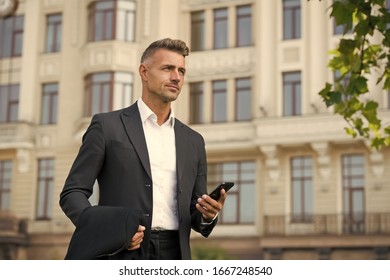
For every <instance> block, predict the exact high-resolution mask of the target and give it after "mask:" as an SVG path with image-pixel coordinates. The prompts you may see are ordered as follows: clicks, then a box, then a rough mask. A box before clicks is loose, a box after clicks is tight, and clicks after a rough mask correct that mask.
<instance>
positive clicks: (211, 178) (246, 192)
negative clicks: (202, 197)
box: [207, 161, 256, 224]
mask: <svg viewBox="0 0 390 280" xmlns="http://www.w3.org/2000/svg"><path fill="white" fill-rule="evenodd" d="M207 178H208V180H207V190H208V192H211V191H212V190H213V189H214V188H215V187H216V186H217V185H218V184H219V183H221V182H224V181H225V182H228V181H231V182H234V183H235V186H234V187H233V188H232V189H231V190H230V191H229V195H228V198H227V199H226V201H225V204H224V206H223V209H222V211H221V212H220V214H219V215H220V216H219V220H218V222H219V223H221V224H253V223H254V221H255V213H256V207H255V205H256V201H255V197H256V192H255V190H256V182H255V178H256V164H255V162H254V161H239V162H224V163H215V164H209V165H208V174H207Z"/></svg>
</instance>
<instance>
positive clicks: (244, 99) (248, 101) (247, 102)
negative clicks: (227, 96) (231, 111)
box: [236, 78, 252, 121]
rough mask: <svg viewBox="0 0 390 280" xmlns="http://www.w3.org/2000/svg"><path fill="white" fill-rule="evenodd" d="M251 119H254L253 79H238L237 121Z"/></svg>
mask: <svg viewBox="0 0 390 280" xmlns="http://www.w3.org/2000/svg"><path fill="white" fill-rule="evenodd" d="M250 119H252V88H251V79H250V78H241V79H236V121H247V120H250Z"/></svg>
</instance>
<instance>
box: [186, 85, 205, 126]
mask: <svg viewBox="0 0 390 280" xmlns="http://www.w3.org/2000/svg"><path fill="white" fill-rule="evenodd" d="M189 88H190V108H189V112H190V116H189V118H190V124H202V123H204V83H203V82H193V83H190V84H189ZM194 99H196V100H195V101H196V102H195V101H194Z"/></svg>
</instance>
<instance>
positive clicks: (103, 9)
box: [88, 0, 136, 42]
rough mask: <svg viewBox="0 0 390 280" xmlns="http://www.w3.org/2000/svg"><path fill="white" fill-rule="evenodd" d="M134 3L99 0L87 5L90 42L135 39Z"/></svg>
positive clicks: (121, 0) (118, 0)
mask: <svg viewBox="0 0 390 280" xmlns="http://www.w3.org/2000/svg"><path fill="white" fill-rule="evenodd" d="M135 12H136V3H135V1H130V0H101V1H96V2H93V3H91V5H90V6H89V23H88V25H89V28H88V29H89V33H88V39H89V41H90V42H96V41H104V40H122V41H129V42H133V41H134V40H135V21H136V17H135Z"/></svg>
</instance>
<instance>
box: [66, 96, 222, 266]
mask: <svg viewBox="0 0 390 280" xmlns="http://www.w3.org/2000/svg"><path fill="white" fill-rule="evenodd" d="M174 131H175V141H176V161H177V164H176V170H177V203H178V213H179V236H180V246H181V253H182V258H183V259H190V258H191V252H190V245H189V243H190V242H189V237H190V231H191V228H192V229H194V230H195V231H197V232H200V233H201V234H202V235H203V236H205V237H207V236H208V235H209V234H210V233H211V231H212V229H213V227H214V226H215V223H216V221H214V222H213V223H212V224H211V225H208V226H204V225H203V226H201V214H200V212H199V211H197V210H196V208H195V204H196V200H197V198H198V197H200V196H201V195H203V194H205V193H206V191H207V188H206V175H207V163H206V152H205V144H204V140H203V137H202V136H201V135H200V134H199V133H197V132H195V131H194V130H192V129H191V128H189V127H188V126H186V125H184V124H183V123H181V122H180V121H179V120H177V119H176V120H175V125H174ZM96 178H97V180H98V183H99V188H100V189H99V205H100V206H114V207H124V208H128V209H130V210H131V211H133V213H134V214H135V216H136V217H138V219H139V223H140V224H142V225H144V226H145V227H146V231H145V238H144V241H143V242H142V245H141V249H140V250H137V251H136V252H129V251H127V250H122V251H120V252H119V253H118V254H115V255H114V256H112V257H113V258H120V259H131V258H136V259H138V258H140V259H142V258H145V257H146V252H147V249H148V248H147V247H148V243H149V236H150V230H151V222H152V197H153V196H152V192H153V181H152V176H151V169H150V162H149V156H148V151H147V145H146V140H145V135H144V131H143V127H142V123H141V118H140V114H139V110H138V106H137V103H134V104H133V105H131V106H130V107H128V108H125V109H122V110H119V111H114V112H109V113H102V114H97V115H95V116H93V118H92V121H91V124H90V126H89V127H88V129H87V131H86V132H85V134H84V136H83V141H82V145H81V147H80V150H79V153H78V155H77V157H76V159H75V161H74V163H73V165H72V168H71V170H70V173H69V175H68V177H67V179H66V181H65V185H64V188H63V190H62V192H61V194H60V205H61V208H62V209H63V211H64V212H65V214H66V215H67V216H68V217H69V218H70V219H71V220H72V222H73V223H74V224H75V225H76V230H77V227H78V226H81V225H79V224H78V222H79V218H80V215H81V213H82V212H83V210H84V209H85V208H87V207H91V205H90V203H89V201H88V198H89V197H90V196H91V194H92V189H93V185H94V182H95V179H96ZM96 219H98V218H96ZM102 222H103V223H106V221H102ZM125 223H128V221H125V220H123V224H125ZM91 229H92V228H91ZM93 230H94V229H92V231H93ZM91 234H94V233H93V232H91ZM84 236H85V235H84ZM107 238H114V237H113V236H112V237H110V236H107ZM130 238H131V236H129V239H130ZM118 249H120V248H118Z"/></svg>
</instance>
